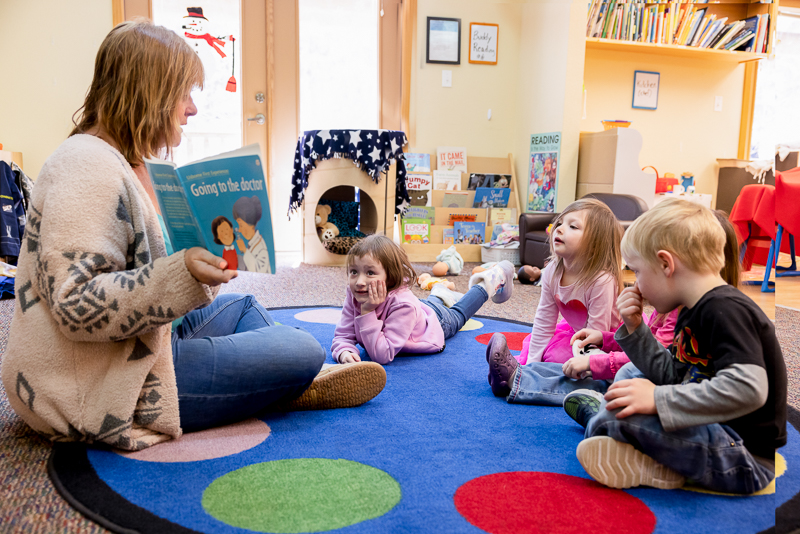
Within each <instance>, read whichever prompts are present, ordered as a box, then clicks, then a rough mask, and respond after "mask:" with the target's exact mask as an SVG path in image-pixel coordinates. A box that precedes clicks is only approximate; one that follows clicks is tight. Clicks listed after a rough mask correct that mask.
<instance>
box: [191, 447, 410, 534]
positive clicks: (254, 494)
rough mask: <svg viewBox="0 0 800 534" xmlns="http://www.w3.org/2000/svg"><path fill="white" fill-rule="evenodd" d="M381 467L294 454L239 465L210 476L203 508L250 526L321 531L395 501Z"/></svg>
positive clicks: (395, 490)
mask: <svg viewBox="0 0 800 534" xmlns="http://www.w3.org/2000/svg"><path fill="white" fill-rule="evenodd" d="M400 497H401V492H400V484H398V483H397V481H396V480H395V479H394V478H392V477H391V476H390V475H389V474H388V473H386V472H385V471H381V470H380V469H376V468H374V467H371V466H369V465H365V464H362V463H359V462H353V461H350V460H329V459H326V458H299V459H294V460H275V461H273V462H264V463H259V464H254V465H249V466H247V467H242V468H241V469H237V470H236V471H232V472H230V473H228V474H226V475H223V476H221V477H219V478H218V479H216V480H215V481H214V482H212V483H211V484H210V485H209V486H208V487H207V488H206V490H205V491H204V492H203V501H202V504H203V508H204V509H205V511H206V512H207V513H208V514H209V515H211V516H212V517H214V518H216V519H218V520H219V521H222V522H223V523H225V524H227V525H231V526H233V527H238V528H245V529H248V530H253V531H256V532H274V533H280V534H283V533H287V534H288V533H297V532H321V531H326V530H334V529H337V528H343V527H347V526H350V525H354V524H356V523H360V522H362V521H366V520H368V519H374V518H376V517H380V516H382V515H383V514H385V513H386V512H388V511H389V510H391V509H392V508H394V507H395V505H396V504H397V503H398V502H400Z"/></svg>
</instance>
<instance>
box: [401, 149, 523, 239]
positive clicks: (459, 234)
mask: <svg viewBox="0 0 800 534" xmlns="http://www.w3.org/2000/svg"><path fill="white" fill-rule="evenodd" d="M438 152H439V154H438V156H439V157H438V162H437V166H438V167H439V169H441V170H435V171H433V172H431V170H430V159H429V158H430V156H429V154H406V155H405V159H406V164H407V168H408V169H409V172H408V173H407V178H406V186H407V188H408V193H409V197H410V198H411V205H410V206H409V207H408V208H407V210H406V211H405V212H404V213H403V215H402V218H401V222H400V224H401V226H400V230H401V238H402V241H403V242H404V243H408V244H442V245H452V244H465V245H480V244H483V243H484V242H485V241H486V240H487V238H489V237H491V232H492V228H493V227H494V225H495V224H502V223H515V222H516V219H517V208H516V207H511V208H509V201H510V200H511V199H512V194H511V191H512V187H513V185H512V182H513V177H512V176H511V175H510V174H478V173H472V174H468V173H467V172H466V149H464V148H458V147H455V148H454V147H440V148H439V150H438ZM409 162H413V163H412V164H411V165H409ZM513 198H516V197H513ZM514 205H516V203H514Z"/></svg>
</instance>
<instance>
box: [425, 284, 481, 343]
mask: <svg viewBox="0 0 800 534" xmlns="http://www.w3.org/2000/svg"><path fill="white" fill-rule="evenodd" d="M487 300H489V294H488V293H487V292H486V289H484V287H483V286H480V285H474V286H472V287H471V288H469V291H467V292H466V293H465V294H464V296H463V297H461V299H459V301H458V302H456V303H455V304H454V305H453V307H452V308H448V307H447V306H445V305H444V302H442V299H440V298H439V297H435V296H433V295H431V296H429V297H428V298H427V299H425V300H422V301H421V302H422V303H423V304H427V305H428V306H429V307H431V308H433V311H434V312H436V317H438V318H439V324H441V325H442V330H443V331H444V338H445V339H450V338H451V337H453V336H454V335H456V333H458V331H459V330H461V329H462V328H463V327H464V325H465V324H467V321H468V320H469V319H470V318H471V317H472V316H473V315H475V314H476V313H478V310H480V309H481V306H483V304H484V303H485V302H486V301H487Z"/></svg>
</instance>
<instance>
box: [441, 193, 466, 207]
mask: <svg viewBox="0 0 800 534" xmlns="http://www.w3.org/2000/svg"><path fill="white" fill-rule="evenodd" d="M467 199H469V193H467V192H466V191H463V192H462V191H450V192H448V193H445V194H444V200H442V206H443V207H445V208H466V207H467Z"/></svg>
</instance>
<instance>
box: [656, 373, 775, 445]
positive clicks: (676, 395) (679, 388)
mask: <svg viewBox="0 0 800 534" xmlns="http://www.w3.org/2000/svg"><path fill="white" fill-rule="evenodd" d="M768 392H769V381H768V379H767V371H766V369H764V368H763V367H760V366H758V365H753V364H734V365H731V366H730V367H726V368H725V369H722V370H720V371H718V372H717V374H716V376H714V377H713V378H709V379H708V380H703V381H702V382H692V383H688V384H676V385H668V386H659V387H656V390H655V401H656V409H657V410H658V417H659V419H660V420H661V425H662V426H663V427H664V430H666V431H667V432H672V431H673V430H678V429H681V428H686V427H690V426H697V425H710V424H713V423H724V422H725V421H730V420H732V419H736V418H737V417H742V416H743V415H747V414H748V413H750V412H753V411H755V410H757V409H759V408H760V407H761V406H763V405H764V403H765V402H767V394H768Z"/></svg>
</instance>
